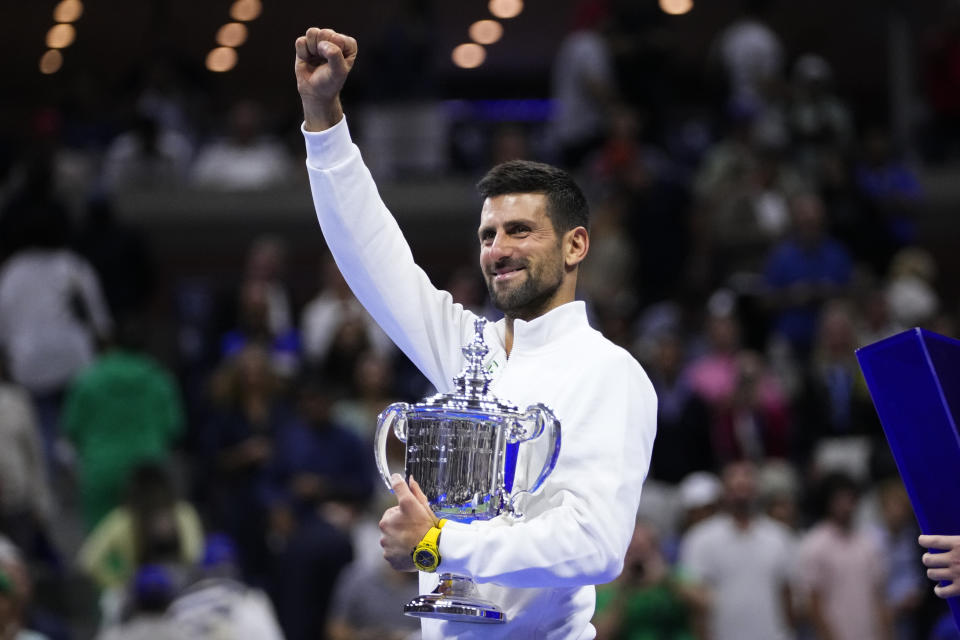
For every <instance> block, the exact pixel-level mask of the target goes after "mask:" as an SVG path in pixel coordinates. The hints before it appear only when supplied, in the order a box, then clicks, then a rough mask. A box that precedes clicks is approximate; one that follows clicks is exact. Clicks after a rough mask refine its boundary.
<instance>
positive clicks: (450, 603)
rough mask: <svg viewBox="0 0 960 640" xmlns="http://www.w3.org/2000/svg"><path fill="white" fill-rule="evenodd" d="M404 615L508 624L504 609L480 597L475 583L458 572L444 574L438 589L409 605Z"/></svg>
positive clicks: (417, 598)
mask: <svg viewBox="0 0 960 640" xmlns="http://www.w3.org/2000/svg"><path fill="white" fill-rule="evenodd" d="M403 612H404V613H405V614H406V615H408V616H414V617H417V618H434V619H437V620H450V621H455V622H486V623H492V624H496V623H500V622H506V617H505V616H504V615H503V611H501V610H500V607H498V606H497V605H495V604H493V603H492V602H490V601H488V600H484V599H483V598H481V597H480V595H479V593H478V592H477V585H476V584H474V582H473V580H471V579H470V578H468V577H466V576H460V575H457V574H454V573H441V574H440V584H438V585H437V588H436V589H434V590H433V592H432V593H428V594H426V595H420V596H417V597H416V598H414V599H413V600H411V601H410V602H408V603H407V604H406V605H404V607H403Z"/></svg>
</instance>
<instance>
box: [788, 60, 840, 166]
mask: <svg viewBox="0 0 960 640" xmlns="http://www.w3.org/2000/svg"><path fill="white" fill-rule="evenodd" d="M792 80H793V82H792V90H793V91H792V95H791V99H790V104H789V107H788V109H787V114H786V117H787V126H788V128H789V131H790V138H791V142H792V144H791V147H792V151H793V154H794V155H795V156H796V158H797V162H798V164H799V166H800V168H801V169H802V170H803V172H804V175H805V176H806V178H807V180H808V181H810V182H811V183H812V184H818V185H819V184H821V183H822V182H823V176H824V173H825V170H826V169H827V167H825V166H824V164H825V161H829V160H828V159H827V158H826V157H825V156H829V155H831V154H833V153H840V154H845V153H846V152H848V151H849V149H850V145H851V144H852V143H853V116H852V115H851V113H850V109H849V108H848V107H847V105H846V104H844V102H843V101H842V100H841V99H840V98H839V96H837V95H836V93H835V92H834V91H833V86H832V85H833V69H832V68H831V67H830V63H829V62H827V61H826V60H825V59H824V58H822V57H821V56H818V55H816V54H813V53H806V54H804V55H802V56H800V58H798V59H797V61H796V62H795V63H794V65H793V78H792Z"/></svg>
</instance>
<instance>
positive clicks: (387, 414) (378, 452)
mask: <svg viewBox="0 0 960 640" xmlns="http://www.w3.org/2000/svg"><path fill="white" fill-rule="evenodd" d="M409 408H410V405H408V404H407V403H406V402H394V403H393V404H391V405H390V406H389V407H387V408H386V409H384V410H383V411H382V412H381V413H380V415H379V416H377V430H376V432H375V433H374V436H373V456H374V458H375V459H376V461H377V469H378V470H379V471H380V477H381V478H383V484H385V485H387V489H390V493H393V486H392V485H391V483H390V469H389V468H388V466H387V435H388V434H389V433H390V429H391V427H392V428H393V432H394V434H395V435H396V436H397V439H398V440H400V442H406V441H407V420H406V417H405V415H406V412H407V410H408V409H409Z"/></svg>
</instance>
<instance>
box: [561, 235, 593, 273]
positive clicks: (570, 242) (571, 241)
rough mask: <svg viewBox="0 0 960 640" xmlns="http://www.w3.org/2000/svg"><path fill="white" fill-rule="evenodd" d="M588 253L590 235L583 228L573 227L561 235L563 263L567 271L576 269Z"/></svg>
mask: <svg viewBox="0 0 960 640" xmlns="http://www.w3.org/2000/svg"><path fill="white" fill-rule="evenodd" d="M588 251H590V234H589V233H587V230H586V228H584V227H574V228H573V229H570V231H567V232H566V233H565V234H563V263H564V266H566V267H567V268H568V269H572V268H573V267H576V266H577V265H578V264H580V263H581V262H583V259H584V258H586V257H587V252H588Z"/></svg>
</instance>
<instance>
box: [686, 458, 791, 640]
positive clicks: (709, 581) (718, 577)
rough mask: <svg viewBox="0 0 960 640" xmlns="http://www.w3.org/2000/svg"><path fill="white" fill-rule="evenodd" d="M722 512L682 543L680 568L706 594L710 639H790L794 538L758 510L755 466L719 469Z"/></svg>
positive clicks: (739, 464) (736, 464) (693, 530)
mask: <svg viewBox="0 0 960 640" xmlns="http://www.w3.org/2000/svg"><path fill="white" fill-rule="evenodd" d="M723 484H724V501H725V506H726V510H725V511H724V512H722V513H718V514H717V515H714V516H712V517H710V518H707V519H706V520H703V521H701V522H700V523H698V524H697V525H695V526H694V527H692V528H691V529H690V530H689V531H687V533H686V534H685V535H684V536H683V538H682V539H681V541H680V559H679V562H680V568H681V570H682V571H684V572H685V573H686V574H687V575H688V576H689V577H690V578H692V579H693V580H695V581H696V582H698V583H700V584H702V585H703V586H705V587H706V588H707V590H708V592H709V594H710V599H711V605H710V611H709V614H708V620H707V627H708V629H709V634H708V637H709V638H711V639H712V640H787V639H788V638H791V637H793V636H792V631H791V628H792V626H793V621H792V619H793V616H794V613H793V608H792V596H791V591H790V583H791V580H792V579H793V565H792V558H793V556H794V555H795V546H796V541H795V540H794V538H793V534H792V533H791V532H790V530H789V529H787V527H785V526H784V525H782V524H781V523H779V522H777V521H775V520H772V519H771V518H768V517H767V516H764V515H760V514H757V513H756V502H757V489H756V469H755V468H754V466H753V463H751V462H747V461H736V462H731V463H729V464H728V465H727V466H726V467H725V468H724V470H723Z"/></svg>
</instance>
